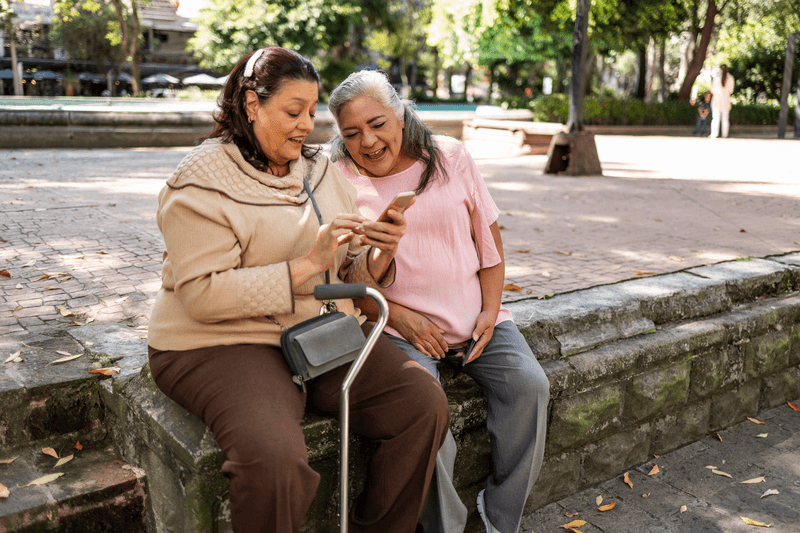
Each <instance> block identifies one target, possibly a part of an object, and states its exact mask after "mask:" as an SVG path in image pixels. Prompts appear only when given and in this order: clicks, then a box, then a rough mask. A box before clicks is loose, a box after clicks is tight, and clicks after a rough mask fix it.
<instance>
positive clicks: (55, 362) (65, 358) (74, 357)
mask: <svg viewBox="0 0 800 533" xmlns="http://www.w3.org/2000/svg"><path fill="white" fill-rule="evenodd" d="M58 353H62V352H58ZM82 355H83V354H82V353H79V354H75V355H68V356H66V357H62V358H61V359H56V360H55V361H50V362H49V363H47V364H48V365H56V364H58V363H66V362H68V361H74V360H75V359H77V358H78V357H81V356H82Z"/></svg>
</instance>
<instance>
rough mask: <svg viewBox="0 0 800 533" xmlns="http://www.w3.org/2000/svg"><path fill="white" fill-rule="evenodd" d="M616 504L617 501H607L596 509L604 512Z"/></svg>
mask: <svg viewBox="0 0 800 533" xmlns="http://www.w3.org/2000/svg"><path fill="white" fill-rule="evenodd" d="M616 505H617V502H612V503H609V504H608V505H604V506H602V507H598V508H597V510H598V511H600V512H601V513H605V512H606V511H610V510H611V509H613V508H614V507H616Z"/></svg>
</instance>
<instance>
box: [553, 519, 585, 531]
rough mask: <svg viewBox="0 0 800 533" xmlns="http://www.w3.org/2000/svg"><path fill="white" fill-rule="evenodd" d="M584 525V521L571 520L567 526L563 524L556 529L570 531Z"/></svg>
mask: <svg viewBox="0 0 800 533" xmlns="http://www.w3.org/2000/svg"><path fill="white" fill-rule="evenodd" d="M585 525H586V520H573V521H572V522H570V523H569V524H563V525H561V526H558V527H563V528H564V529H572V528H573V527H581V526H585Z"/></svg>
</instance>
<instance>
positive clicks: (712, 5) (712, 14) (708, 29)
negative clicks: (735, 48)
mask: <svg viewBox="0 0 800 533" xmlns="http://www.w3.org/2000/svg"><path fill="white" fill-rule="evenodd" d="M717 13H719V10H718V9H717V4H716V2H714V0H708V9H707V10H706V18H705V24H703V29H702V31H701V32H700V44H699V45H698V47H697V51H695V53H694V57H692V62H691V63H690V64H689V69H688V70H687V72H686V77H685V78H684V79H683V85H681V90H680V92H679V93H678V98H680V99H681V100H688V99H689V97H690V96H691V94H692V85H694V80H696V79H697V76H698V75H699V74H700V71H701V70H702V69H703V62H704V61H705V60H706V54H707V53H708V44H709V43H710V42H711V34H712V33H713V31H714V19H715V18H716V16H717Z"/></svg>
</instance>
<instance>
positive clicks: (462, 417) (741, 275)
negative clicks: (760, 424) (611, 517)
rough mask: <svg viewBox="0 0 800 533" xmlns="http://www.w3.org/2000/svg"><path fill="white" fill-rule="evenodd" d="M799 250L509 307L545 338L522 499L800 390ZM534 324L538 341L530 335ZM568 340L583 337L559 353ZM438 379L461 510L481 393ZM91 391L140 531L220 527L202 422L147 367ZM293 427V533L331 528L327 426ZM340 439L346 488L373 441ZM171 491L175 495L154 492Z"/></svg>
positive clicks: (214, 472)
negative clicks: (541, 445) (303, 454)
mask: <svg viewBox="0 0 800 533" xmlns="http://www.w3.org/2000/svg"><path fill="white" fill-rule="evenodd" d="M797 256H800V254H794V256H783V257H782V258H781V261H780V262H779V261H775V260H774V258H773V259H770V260H763V261H762V260H756V261H741V262H735V263H723V264H721V265H714V266H713V267H702V269H698V270H699V273H700V274H701V275H702V276H703V277H700V276H699V275H696V274H694V273H688V272H680V273H676V274H671V275H667V276H658V277H654V278H649V279H646V280H643V279H637V280H632V281H629V282H623V283H619V284H616V285H611V286H607V287H597V288H594V289H589V290H587V291H580V292H577V293H571V294H565V295H559V296H557V297H555V298H553V299H550V300H544V301H541V300H536V301H532V302H530V301H527V302H516V303H515V304H513V305H512V306H510V307H512V308H513V309H512V310H513V312H514V313H515V316H516V317H518V319H517V322H518V324H519V325H520V326H521V327H522V328H523V331H524V332H526V337H527V338H528V339H529V340H530V341H532V343H533V344H536V343H540V344H541V343H542V342H543V343H544V345H548V343H549V345H550V346H551V347H552V346H557V347H558V350H557V351H553V350H552V349H551V351H550V352H549V353H546V354H541V355H542V359H543V364H542V366H543V368H544V370H545V372H546V374H547V375H548V378H549V379H550V383H551V405H550V407H549V425H548V443H547V452H546V456H545V463H544V466H543V470H542V474H541V475H540V477H539V480H538V481H537V483H536V486H535V487H534V489H533V492H532V495H531V497H530V499H529V501H528V505H527V510H528V511H533V510H534V509H536V508H538V507H540V506H542V505H544V504H545V503H547V502H549V501H552V500H553V499H555V498H558V497H561V496H564V495H566V494H570V493H572V492H576V491H577V490H579V489H580V488H582V487H585V486H587V485H590V484H592V483H596V482H599V481H602V480H605V479H608V478H609V477H612V476H614V475H617V474H619V473H620V472H622V471H624V470H625V469H627V468H629V467H631V466H633V465H636V464H641V463H643V462H644V461H646V459H647V458H648V457H649V456H651V454H653V453H656V454H660V453H664V452H666V451H669V450H672V449H675V448H677V447H679V446H682V445H684V444H687V443H689V442H692V441H694V440H697V439H699V438H701V437H702V436H703V435H705V433H706V432H707V431H709V430H717V429H720V428H722V427H725V426H728V425H731V424H733V423H735V422H737V421H738V420H741V419H742V418H743V417H745V416H754V415H755V414H756V413H757V412H758V410H759V409H761V408H765V407H772V406H774V405H776V404H777V403H780V402H781V401H784V400H785V399H790V398H795V397H797V396H798V395H800V295H798V294H797V293H796V292H786V289H788V288H789V283H788V282H791V283H794V281H792V280H796V275H797V269H796V267H795V266H794V265H793V263H789V262H791V261H794V260H795V259H796V257H797ZM747 263H752V264H750V265H748V264H747ZM715 267H716V268H715ZM773 284H775V286H774V287H773ZM779 290H780V291H782V293H781V294H777V295H775V293H776V292H777V291H779ZM761 291H765V292H767V293H768V294H773V296H771V297H769V299H766V297H764V296H762V295H760V294H759V292H761ZM747 298H751V299H750V300H748V301H745V300H746V299H747ZM762 298H764V299H762ZM559 300H561V301H559ZM520 310H525V312H526V313H527V316H528V317H530V316H531V314H532V313H534V312H535V313H536V320H532V319H530V318H529V320H528V321H527V322H526V321H525V320H520V319H519V317H520V314H519V313H520ZM522 316H525V315H522ZM556 326H558V328H559V329H556ZM570 328H572V329H574V330H575V331H577V333H575V334H572V333H571V329H570ZM582 328H590V330H591V331H595V332H598V333H587V332H586V331H581V329H582ZM542 332H545V333H547V335H550V338H549V339H545V340H544V341H541V339H540V338H537V336H538V335H541V334H542ZM553 332H556V333H555V334H553ZM571 339H577V340H578V341H580V342H586V340H587V339H588V341H589V342H588V343H586V344H584V345H583V350H582V351H579V352H575V353H574V354H573V355H563V356H562V351H561V348H562V346H563V344H564V343H565V342H566V341H568V340H571ZM578 341H575V344H574V345H578V344H579V342H578ZM139 357H141V354H140V355H139ZM443 384H444V387H445V389H446V391H447V392H448V398H449V403H450V409H451V413H452V429H453V432H454V434H455V436H456V439H457V441H458V443H459V455H458V459H457V462H456V472H455V481H456V485H457V489H458V490H459V493H460V494H461V495H462V498H463V500H464V501H465V502H467V504H468V507H469V508H470V511H471V512H474V503H473V500H474V493H475V492H476V490H477V488H478V486H479V484H480V483H482V482H483V480H485V478H486V476H487V475H489V473H490V470H491V464H490V458H489V440H488V435H487V433H486V430H485V428H484V422H485V403H484V400H483V398H482V397H481V394H480V391H479V389H478V387H477V386H476V385H475V384H474V383H473V382H472V381H471V380H469V379H468V378H467V377H466V376H460V377H459V378H457V379H455V380H453V379H452V378H451V377H450V376H445V377H444V378H443ZM101 395H102V399H103V403H104V404H105V406H106V423H107V425H108V426H109V431H110V432H111V434H112V436H114V438H115V441H116V442H117V443H118V444H117V445H118V447H119V448H120V450H121V452H122V454H123V456H124V457H125V458H126V460H128V461H130V462H131V463H133V464H135V465H138V466H141V467H142V468H144V469H145V471H146V472H147V475H148V490H149V491H150V499H149V501H150V502H152V505H151V506H150V508H149V509H148V514H149V516H148V527H149V531H151V532H153V533H155V532H160V531H167V530H170V529H169V528H170V527H172V528H176V529H175V530H178V531H193V532H195V531H196V532H201V531H210V530H211V529H210V528H211V527H212V525H213V527H216V528H217V529H216V530H217V531H229V530H230V529H229V528H230V525H229V522H228V520H229V514H228V507H227V505H228V503H227V497H226V487H227V482H226V480H225V479H224V477H223V476H222V475H221V474H220V471H219V467H220V464H221V462H222V460H223V458H222V454H221V452H220V451H219V448H218V447H217V446H216V443H215V442H214V440H213V438H212V436H211V434H210V432H209V431H208V429H207V428H205V426H204V425H203V424H202V423H201V422H200V421H199V420H197V419H196V418H194V417H193V416H191V415H189V414H188V413H186V412H185V411H183V410H182V409H181V408H179V407H178V406H177V405H175V404H174V403H173V402H171V401H170V400H169V399H167V398H166V397H164V396H163V395H162V394H161V393H160V392H159V391H157V389H156V388H155V386H154V385H153V383H152V380H150V378H149V373H147V372H144V373H142V374H139V375H135V376H134V377H133V378H127V379H120V380H116V381H114V382H112V381H111V380H105V381H103V382H102V386H101ZM304 432H305V435H306V439H307V445H308V448H309V453H310V460H311V462H312V466H313V468H315V469H316V470H317V471H318V472H320V473H321V474H322V475H323V482H322V484H321V485H320V488H319V491H318V493H317V497H316V498H315V500H314V503H313V504H312V509H311V510H310V512H309V514H308V517H307V520H306V523H305V524H304V528H303V530H304V531H324V530H332V529H335V524H336V516H335V514H336V506H337V505H338V488H337V486H336V484H337V483H338V477H337V455H338V425H337V424H336V422H335V421H333V420H332V419H329V418H325V417H319V416H316V415H313V414H312V415H310V416H309V417H308V418H307V421H306V424H305V426H304ZM351 438H352V441H351V450H352V452H351V453H352V456H351V457H352V462H351V464H352V472H351V479H353V480H354V486H353V487H352V488H351V489H352V493H353V494H355V493H356V492H358V490H359V489H360V485H359V484H360V483H361V480H362V479H363V473H364V457H365V456H368V454H369V453H371V446H370V445H369V443H366V442H363V441H361V440H360V439H358V438H355V437H351ZM175 501H185V502H186V505H185V506H183V507H181V508H180V509H177V508H176V506H174V505H167V504H160V503H158V502H175Z"/></svg>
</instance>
